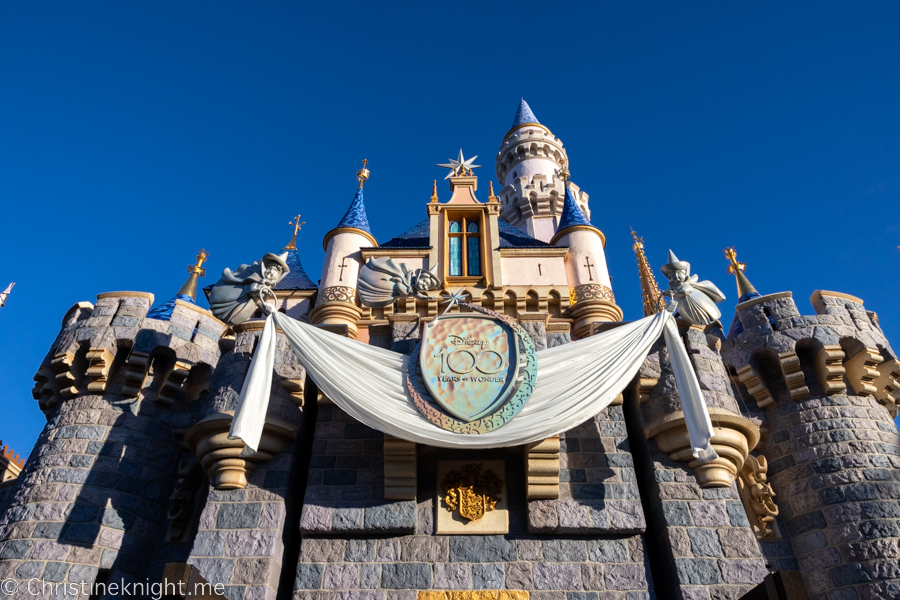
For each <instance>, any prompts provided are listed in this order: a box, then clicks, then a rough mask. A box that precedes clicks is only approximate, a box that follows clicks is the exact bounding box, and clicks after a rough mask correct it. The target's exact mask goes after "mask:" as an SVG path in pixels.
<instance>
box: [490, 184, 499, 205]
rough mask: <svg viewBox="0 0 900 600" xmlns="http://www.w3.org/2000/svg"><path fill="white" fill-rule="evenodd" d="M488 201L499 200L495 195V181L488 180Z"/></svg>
mask: <svg viewBox="0 0 900 600" xmlns="http://www.w3.org/2000/svg"><path fill="white" fill-rule="evenodd" d="M488 202H499V199H498V198H497V196H495V195H494V182H493V181H488Z"/></svg>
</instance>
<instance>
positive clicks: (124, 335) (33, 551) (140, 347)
mask: <svg viewBox="0 0 900 600" xmlns="http://www.w3.org/2000/svg"><path fill="white" fill-rule="evenodd" d="M201 262H202V261H201ZM194 267H195V268H196V269H197V271H192V274H191V278H190V279H189V281H188V283H189V284H191V283H193V284H194V287H193V288H192V289H185V288H184V287H183V288H182V289H181V290H180V292H179V295H181V296H182V297H188V298H190V299H191V300H192V299H193V298H192V293H191V292H192V290H195V289H196V287H195V284H196V277H197V276H199V274H200V271H202V269H201V268H200V267H199V265H195V266H194ZM188 287H190V286H188ZM185 292H187V293H185ZM193 293H196V292H195V291H193ZM152 303H153V295H152V294H148V293H144V292H109V293H105V294H100V295H98V296H97V301H96V305H94V304H91V303H89V302H79V303H77V304H75V305H74V306H73V307H72V308H71V309H70V310H69V311H68V312H67V313H66V315H65V317H64V318H63V324H62V330H61V331H60V333H59V335H58V336H57V338H56V340H55V341H54V343H53V344H52V346H51V348H50V350H49V352H48V353H47V356H46V358H45V359H44V361H43V363H42V364H41V366H40V368H39V370H38V373H37V375H36V376H35V381H36V385H35V388H34V391H33V395H34V397H35V399H36V400H38V404H39V407H40V408H41V410H42V411H43V412H44V413H45V414H46V416H47V424H46V426H45V427H44V430H43V431H42V432H41V435H40V437H39V438H38V441H37V444H36V445H35V450H34V451H33V452H32V453H31V456H30V457H29V458H28V460H27V461H26V463H25V465H24V468H23V469H22V473H21V475H20V476H19V477H18V479H17V480H16V481H15V483H14V487H12V489H11V492H10V495H9V499H8V504H7V506H6V508H5V510H4V512H3V513H2V515H0V522H2V523H3V524H4V530H5V531H4V533H5V535H6V537H5V538H4V539H5V540H8V541H5V542H4V549H3V560H2V561H0V563H2V564H3V568H4V574H5V576H7V577H12V578H16V579H18V580H20V582H21V581H27V580H29V579H31V578H35V577H37V578H43V579H44V580H45V581H52V582H59V581H68V582H72V583H91V582H94V581H95V580H97V579H98V578H99V579H100V580H108V581H117V582H118V581H122V580H124V581H126V582H127V581H143V580H145V579H146V578H148V577H155V578H156V579H157V580H158V578H159V576H160V575H161V574H162V562H160V561H161V560H165V559H160V558H157V559H156V560H157V562H154V549H155V548H157V547H159V546H160V544H162V543H163V542H164V541H167V540H166V537H167V531H168V529H169V528H170V526H171V522H172V519H173V516H172V515H173V507H176V506H177V505H173V504H172V502H173V501H172V500H170V496H173V491H174V490H176V489H177V487H178V486H180V485H181V481H182V480H184V479H187V478H188V473H189V472H190V465H191V464H192V461H191V460H190V456H189V453H188V452H187V451H186V450H185V449H183V447H182V446H181V441H180V439H179V432H180V431H183V430H184V429H185V428H187V427H189V426H190V425H191V424H192V422H193V421H195V420H196V419H198V418H199V416H200V415H202V411H199V410H197V409H198V407H200V406H201V405H202V404H203V403H204V402H205V395H206V394H205V390H206V389H207V387H208V386H209V382H210V378H211V375H212V370H213V369H214V368H215V367H216V365H217V363H218V357H219V339H220V337H221V335H222V333H223V331H224V329H225V326H224V324H223V323H221V322H220V321H218V320H217V319H216V318H215V317H213V316H212V315H211V314H210V313H209V312H208V311H206V310H204V309H202V308H200V307H198V306H196V305H195V304H194V303H193V302H192V301H190V302H189V301H187V300H184V299H182V298H180V297H178V296H176V298H174V299H173V300H172V301H171V303H168V302H167V303H166V304H165V305H164V306H165V310H161V309H162V308H163V307H160V309H157V310H156V311H155V312H154V314H153V315H150V314H148V311H149V309H150V306H151V305H152ZM193 464H194V465H196V462H194V463H193ZM180 467H183V468H180ZM190 508H191V507H190V506H184V507H182V509H179V511H177V512H179V513H183V514H186V515H187V517H188V519H190V513H191V510H190ZM167 516H168V519H167ZM181 550H183V551H185V552H186V551H187V550H185V549H184V548H183V547H181V548H180V549H179V548H178V547H175V546H169V547H167V552H168V553H169V554H170V555H174V554H177V553H178V552H179V551H181ZM169 558H171V556H170V557H169ZM22 589H23V586H20V590H22ZM45 593H46V592H45Z"/></svg>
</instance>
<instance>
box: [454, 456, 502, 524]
mask: <svg viewBox="0 0 900 600" xmlns="http://www.w3.org/2000/svg"><path fill="white" fill-rule="evenodd" d="M502 488H503V482H502V481H501V480H500V478H499V477H497V474H496V473H494V472H493V471H484V472H483V473H482V472H481V463H470V464H467V465H464V466H463V467H462V472H460V471H455V470H454V471H450V472H449V473H447V476H446V477H444V480H443V481H442V482H441V489H442V490H443V493H444V502H445V503H446V504H447V508H448V510H450V511H451V512H452V511H454V510H457V509H458V510H459V514H460V515H461V516H462V517H464V518H466V519H468V520H469V521H477V520H478V519H480V518H481V517H483V516H484V515H485V514H486V513H488V512H489V511H492V510H494V507H496V506H497V502H499V500H500V498H499V496H498V494H499V493H500V490H501V489H502Z"/></svg>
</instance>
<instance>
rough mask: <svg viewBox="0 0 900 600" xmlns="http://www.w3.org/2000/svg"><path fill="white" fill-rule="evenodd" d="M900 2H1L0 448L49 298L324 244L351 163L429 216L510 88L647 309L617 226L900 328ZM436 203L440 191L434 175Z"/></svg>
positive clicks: (489, 163)
mask: <svg viewBox="0 0 900 600" xmlns="http://www.w3.org/2000/svg"><path fill="white" fill-rule="evenodd" d="M898 17H900V4H898V3H896V2H869V3H839V2H793V3H787V5H786V3H774V2H771V3H753V6H752V7H750V6H749V5H748V6H746V7H740V6H736V5H735V4H734V3H721V2H693V3H672V2H644V3H633V2H617V3H613V2H586V3H555V4H554V3H546V2H535V3H529V2H516V3H499V2H498V3H455V4H452V5H447V4H440V3H423V2H415V3H400V2H398V3H386V2H380V3H376V2H366V3H362V2H360V3H289V2H266V3H246V2H229V1H217V2H190V3H175V2H152V3H151V2H90V3H72V2H42V3H36V2H23V1H17V2H14V1H7V2H3V3H0V202H2V206H3V223H4V227H3V250H4V258H5V260H4V261H3V267H2V268H0V279H2V284H3V285H5V283H6V282H7V281H16V282H17V286H16V288H15V291H14V293H13V295H12V297H11V298H10V301H9V303H8V304H7V306H6V307H5V308H3V309H2V310H0V382H2V391H3V394H2V396H0V411H2V413H0V414H3V415H4V416H5V418H4V420H3V424H2V425H0V438H2V439H3V440H4V443H8V444H10V445H12V446H13V447H14V448H15V449H16V450H18V451H19V452H23V453H27V452H29V451H30V448H31V446H32V444H33V443H34V440H35V438H36V437H37V435H38V434H39V432H40V430H41V427H42V426H43V423H44V418H43V415H42V414H41V413H40V412H39V411H38V408H37V404H36V402H35V401H34V400H32V398H31V393H30V390H31V387H32V381H31V378H32V376H33V374H34V373H35V371H36V370H37V368H38V366H39V364H40V361H41V359H42V358H43V356H44V354H45V352H46V351H47V349H48V347H49V345H50V343H51V342H52V341H53V339H54V337H55V335H56V333H57V331H58V327H59V322H60V319H61V318H62V316H63V314H64V313H65V311H66V309H67V308H69V307H70V306H71V305H72V304H74V303H75V302H77V301H80V300H89V301H93V300H94V299H95V297H96V294H97V293H100V292H105V291H113V290H143V291H149V292H153V293H154V294H156V296H157V299H158V301H165V300H166V299H167V298H169V297H170V296H171V295H172V294H174V293H175V291H176V290H177V289H178V287H179V286H180V285H181V283H182V282H183V281H184V279H185V277H186V272H185V266H186V265H187V264H188V263H189V262H190V261H191V260H192V259H193V257H194V255H195V253H196V251H197V249H199V248H201V247H205V248H206V249H207V250H209V251H210V252H211V258H210V261H209V263H208V265H207V266H208V271H209V273H210V275H209V276H208V277H207V278H206V279H205V280H203V282H204V284H205V283H211V282H212V281H214V280H215V278H216V276H217V274H218V273H219V272H220V271H221V270H222V268H224V267H226V266H235V265H237V264H239V263H240V262H247V261H251V260H255V259H256V258H258V257H259V256H260V254H261V253H262V252H265V251H270V250H273V249H278V248H281V247H282V246H283V245H284V244H285V243H286V242H287V240H288V239H289V238H290V233H291V232H290V227H288V221H289V219H290V218H291V217H292V216H293V215H294V214H296V213H297V212H300V213H302V214H303V219H305V220H306V221H307V225H306V227H304V229H303V231H302V233H301V237H300V240H299V242H298V246H299V248H300V252H301V256H302V259H303V262H304V265H305V266H306V268H307V270H308V271H309V273H310V275H311V276H312V277H313V279H317V278H318V274H319V272H320V269H321V260H322V257H323V252H322V245H321V241H322V237H323V235H324V234H325V233H326V232H327V231H328V230H329V229H330V228H332V227H333V226H334V225H335V224H336V223H337V222H338V220H339V219H340V218H341V216H342V215H343V212H344V210H345V209H346V207H347V205H348V204H349V203H350V200H351V199H352V196H353V193H354V191H355V187H356V182H355V179H354V173H355V171H356V169H358V168H359V161H360V160H361V159H362V158H368V159H369V166H370V168H371V171H372V177H371V180H370V181H369V183H368V184H367V185H366V190H365V193H366V204H367V207H368V214H369V220H370V222H371V223H372V229H373V231H374V233H375V235H376V237H377V238H378V239H379V240H382V241H383V240H387V239H389V238H390V237H392V236H393V235H396V234H398V233H400V232H402V231H403V230H405V229H406V228H408V227H409V226H411V225H412V224H414V223H416V222H418V221H419V220H421V219H422V218H424V216H425V207H424V203H425V202H427V200H428V197H429V196H430V192H431V181H432V179H435V178H437V179H439V180H440V179H441V178H442V177H443V170H442V169H439V168H437V167H435V166H434V165H435V163H438V162H446V159H447V158H448V157H451V156H452V157H455V156H456V154H457V152H458V150H459V148H460V147H462V148H463V150H464V151H465V152H466V155H467V156H468V155H471V154H478V155H479V161H478V162H479V163H480V164H482V165H485V166H484V168H482V169H481V170H480V171H479V172H478V174H479V175H480V176H481V184H482V186H485V187H486V184H487V181H486V179H487V178H494V177H495V176H494V174H493V160H494V156H495V154H496V151H497V148H498V147H499V145H500V143H501V141H502V138H503V135H504V134H505V133H506V131H507V129H508V128H509V125H510V123H511V121H512V119H513V116H514V113H515V109H516V106H517V104H518V101H519V97H520V96H524V97H525V98H526V99H527V100H528V102H529V103H530V105H531V107H532V108H533V109H534V111H535V113H536V114H537V116H538V118H539V119H540V120H541V122H542V123H544V124H546V125H547V126H548V127H549V128H550V129H551V130H552V131H553V133H554V134H556V135H557V136H559V137H560V138H561V139H562V140H563V142H564V143H565V146H566V148H567V150H568V153H569V157H570V160H571V170H572V178H573V181H575V182H576V183H577V184H578V185H579V186H581V187H582V188H583V189H585V190H586V191H587V192H588V193H589V194H590V196H591V208H592V211H593V215H592V216H593V221H594V223H595V224H596V225H597V226H598V227H600V228H601V229H602V230H603V231H604V232H605V233H606V235H607V238H608V245H607V257H608V260H609V263H610V271H611V274H612V276H613V287H614V289H615V293H616V297H617V299H618V301H619V304H620V305H621V306H622V308H623V309H624V311H625V316H626V318H636V317H638V316H640V288H639V285H638V281H637V277H636V271H635V265H634V257H633V255H632V252H631V247H630V237H629V227H630V226H633V227H634V228H635V229H636V230H637V231H638V232H639V233H640V234H641V235H643V236H645V238H646V246H647V251H648V253H649V258H650V261H651V263H652V264H653V265H654V267H656V268H657V269H658V267H659V266H660V265H661V264H662V263H663V262H664V259H665V256H666V250H667V249H668V248H670V247H671V248H672V249H673V250H674V251H675V252H676V254H678V256H679V257H680V258H682V259H685V260H689V261H691V263H692V264H693V268H694V271H695V272H696V273H698V274H699V275H700V276H701V277H702V278H704V279H711V280H712V281H714V282H715V283H717V284H718V285H719V287H720V288H722V290H724V291H725V293H726V295H728V299H727V300H726V302H725V304H724V306H723V312H724V313H725V314H726V315H728V318H730V315H731V313H732V311H733V306H734V301H735V294H734V289H735V288H734V283H733V279H732V278H731V276H729V275H727V274H726V273H725V268H726V266H727V263H726V261H725V259H724V258H723V256H722V249H723V248H725V247H726V246H728V245H734V246H736V247H737V249H738V258H739V259H740V260H743V261H745V262H747V263H748V265H749V267H748V270H747V275H748V276H749V278H750V279H751V281H753V283H754V284H755V285H756V287H757V288H758V289H759V290H760V291H761V292H763V293H769V292H778V291H785V290H790V291H793V292H794V297H795V298H796V300H797V303H798V306H799V307H800V310H801V312H805V313H811V312H812V308H811V306H810V304H809V301H808V298H809V296H810V294H811V293H812V292H813V290H816V289H828V290H837V291H843V292H846V293H850V294H854V295H857V296H860V297H862V298H864V299H865V300H866V305H867V307H868V308H869V309H870V310H875V311H877V312H878V313H879V316H880V318H881V323H882V325H883V327H884V329H885V331H886V333H887V334H888V336H889V337H890V338H891V339H892V340H893V341H894V343H895V344H900V311H898V310H897V309H896V305H895V302H896V297H897V292H898V287H900V284H898V278H897V273H898V270H900V251H898V250H897V245H898V244H900V202H898V197H900V77H898V75H900V61H898V60H897V57H898V56H900V36H898V35H896V31H897V27H898V24H900V19H898ZM439 191H440V192H441V193H442V194H444V195H446V193H447V192H446V188H445V187H443V186H439Z"/></svg>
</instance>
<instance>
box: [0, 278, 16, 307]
mask: <svg viewBox="0 0 900 600" xmlns="http://www.w3.org/2000/svg"><path fill="white" fill-rule="evenodd" d="M14 285H16V282H15V281H13V282H12V283H10V284H9V285H8V286H6V289H5V290H3V291H2V292H0V308H3V307H4V306H6V299H7V298H9V295H10V294H11V293H12V289H13V286H14Z"/></svg>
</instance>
